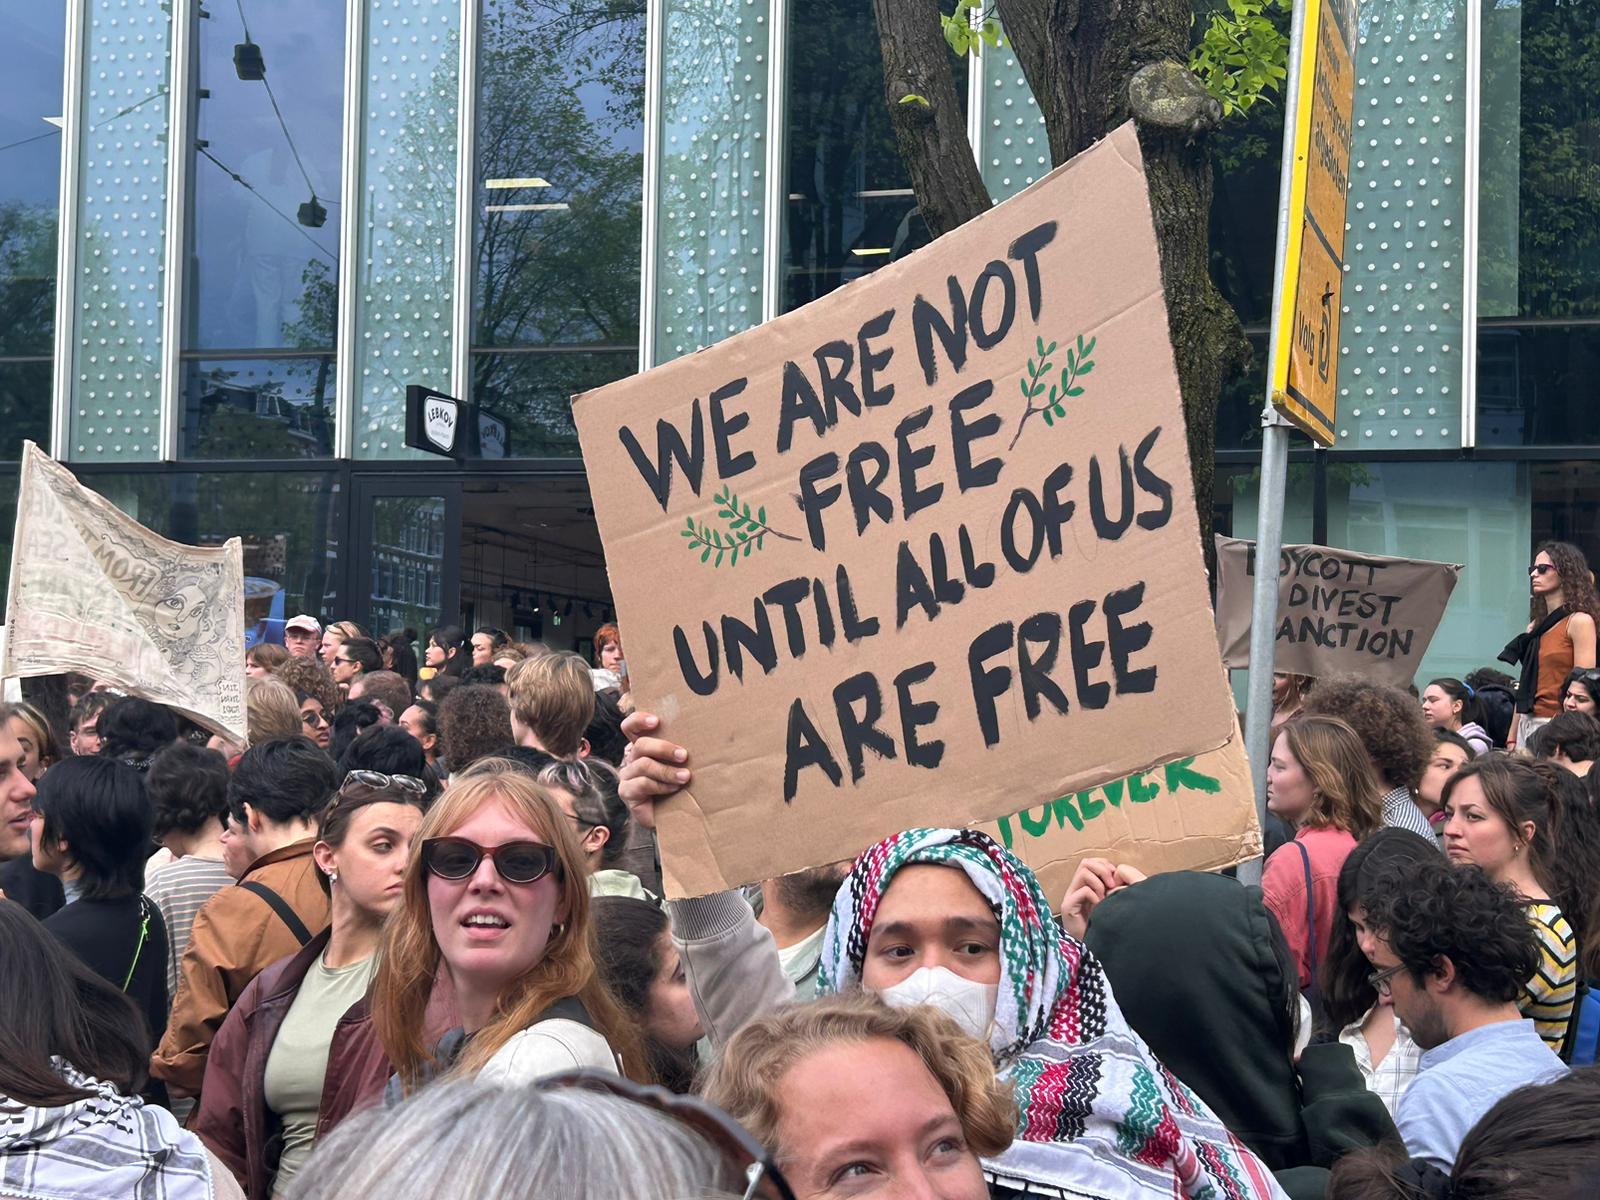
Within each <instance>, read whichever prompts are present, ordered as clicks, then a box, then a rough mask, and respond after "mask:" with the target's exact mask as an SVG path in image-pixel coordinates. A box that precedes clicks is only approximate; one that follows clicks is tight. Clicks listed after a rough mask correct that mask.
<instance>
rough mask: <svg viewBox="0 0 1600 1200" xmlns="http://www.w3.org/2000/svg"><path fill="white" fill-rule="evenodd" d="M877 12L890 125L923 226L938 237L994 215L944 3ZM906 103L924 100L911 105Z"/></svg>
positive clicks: (883, 5) (879, 2)
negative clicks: (959, 85) (942, 14)
mask: <svg viewBox="0 0 1600 1200" xmlns="http://www.w3.org/2000/svg"><path fill="white" fill-rule="evenodd" d="M872 7H873V12H874V13H875V15H876V16H877V20H878V44H879V46H880V47H881V48H882V51H883V87H884V99H885V100H886V101H887V102H888V105H889V123H890V125H891V126H892V127H893V128H894V139H895V143H896V144H897V145H898V146H899V148H900V158H901V160H902V161H903V162H904V163H905V164H906V168H907V170H908V171H909V173H910V175H911V186H912V189H913V190H914V191H915V192H916V194H917V206H918V207H919V209H920V210H921V212H922V219H923V220H924V221H926V222H927V223H928V232H929V233H930V234H931V235H932V236H933V237H939V236H941V235H943V234H946V233H949V232H950V231H951V230H952V229H954V228H955V227H956V226H958V225H961V224H964V223H965V222H967V221H970V220H971V219H972V218H973V217H975V216H977V215H978V214H979V213H981V212H985V211H987V210H988V209H990V208H992V207H993V206H994V201H993V200H992V199H991V198H990V196H989V189H988V188H987V187H985V186H984V183H983V176H982V174H980V173H979V171H978V161H977V159H975V158H974V157H973V156H972V144H971V143H970V142H968V141H967V121H966V117H965V115H964V114H963V113H962V111H961V101H960V99H959V98H958V97H957V96H956V85H955V77H954V74H953V73H952V72H951V70H950V47H949V46H948V45H946V44H945V40H944V33H943V29H942V27H941V25H940V23H939V4H938V0H873V5H872ZM906 96H915V97H920V99H916V100H909V101H906V100H904V98H905V97H906ZM902 101H904V102H902Z"/></svg>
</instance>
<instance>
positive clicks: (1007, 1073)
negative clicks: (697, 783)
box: [0, 543, 1600, 1200]
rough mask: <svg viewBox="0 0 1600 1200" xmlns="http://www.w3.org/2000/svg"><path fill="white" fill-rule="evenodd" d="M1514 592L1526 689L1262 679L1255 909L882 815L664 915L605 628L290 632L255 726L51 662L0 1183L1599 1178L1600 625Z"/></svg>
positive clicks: (950, 1187) (622, 677) (1044, 1189)
mask: <svg viewBox="0 0 1600 1200" xmlns="http://www.w3.org/2000/svg"><path fill="white" fill-rule="evenodd" d="M1530 585H1531V594H1532V611H1531V613H1530V618H1531V619H1530V621H1529V623H1528V625H1527V627H1526V629H1525V630H1524V631H1523V632H1522V633H1520V634H1519V635H1518V636H1517V637H1516V638H1515V639H1514V640H1513V642H1512V643H1511V644H1510V645H1508V646H1507V647H1506V649H1505V651H1504V653H1503V655H1502V658H1503V660H1504V662H1505V663H1506V664H1507V665H1509V666H1510V667H1511V668H1512V670H1513V671H1514V672H1515V674H1502V673H1500V672H1499V671H1497V670H1494V669H1490V668H1484V669H1482V670H1479V671H1475V672H1472V673H1470V674H1468V675H1467V676H1466V677H1465V678H1462V679H1457V678H1436V679H1431V680H1418V681H1416V686H1415V687H1413V688H1412V689H1411V690H1410V691H1409V692H1408V691H1407V690H1404V689H1400V688H1396V687H1392V686H1388V685H1385V684H1381V683H1376V682H1372V681H1370V680H1366V679H1356V678H1341V677H1327V678H1319V679H1312V678H1308V677H1304V676H1295V675H1282V676H1279V677H1278V679H1277V680H1276V686H1275V688H1274V694H1273V701H1274V714H1273V729H1274V741H1273V745H1272V751H1271V759H1270V762H1269V764H1268V766H1267V795H1268V809H1269V813H1270V820H1269V822H1268V828H1267V829H1265V830H1264V831H1263V832H1264V835H1265V840H1266V843H1267V844H1266V851H1267V853H1266V859H1265V864H1264V868H1263V873H1262V882H1261V885H1260V887H1250V886H1244V885H1241V884H1240V883H1239V882H1237V881H1236V880H1234V879H1231V878H1228V877H1226V876H1225V875H1220V874H1202V873H1197V872H1184V871H1174V872H1168V873H1165V874H1161V875H1157V876H1153V877H1150V878H1145V877H1144V875H1143V874H1141V872H1139V871H1138V870H1136V869H1135V868H1134V867H1133V866H1131V865H1129V864H1126V863H1117V862H1113V861H1109V860H1105V859H1100V858H1088V859H1085V860H1084V861H1083V862H1082V863H1080V864H1079V866H1078V868H1077V871H1076V874H1075V875H1074V877H1073V878H1072V881H1071V883H1070V885H1069V886H1068V887H1067V889H1066V891H1065V893H1064V894H1060V895H1052V894H1048V893H1047V892H1046V890H1045V887H1044V886H1043V884H1042V883H1041V882H1040V880H1039V878H1038V877H1037V876H1035V874H1034V873H1033V872H1032V871H1031V870H1030V869H1029V868H1028V866H1027V865H1026V864H1025V863H1023V862H1022V861H1020V860H1019V859H1018V858H1017V857H1015V856H1014V855H1013V854H1012V853H1010V852H1009V851H1008V850H1007V849H1006V848H1005V847H1003V846H1002V845H1000V844H999V843H997V842H996V841H994V840H993V839H991V838H990V837H988V836H986V835H985V834H983V833H981V832H979V831H977V830H972V829H964V830H957V829H913V830H907V831H905V832H902V833H900V834H897V835H895V836H892V837H889V838H886V839H885V840H883V841H881V842H879V843H878V844H876V845H874V846H871V847H867V848H865V849H863V850H862V852H861V854H860V855H859V856H858V857H857V858H856V859H854V860H853V861H849V862H841V863H835V864H831V865H825V866H821V867H817V868H814V869H811V870H807V871H803V872H799V873H797V874H794V875H788V876H784V877H782V878H778V879H772V880H768V881H766V882H764V883H762V884H760V885H758V886H754V887H752V888H749V889H745V890H742V891H735V892H727V893H721V894H714V895H709V896H701V897H697V898H694V899H683V900H665V899H663V898H662V897H663V894H664V890H663V887H662V880H661V875H660V867H659V861H658V858H657V856H656V850H655V843H654V828H655V812H656V806H657V805H658V804H660V803H662V802H664V801H669V800H670V799H671V798H672V797H673V796H674V795H675V794H676V793H678V792H680V791H681V790H682V789H684V788H685V787H686V786H687V785H688V784H690V782H691V781H692V778H693V774H694V771H695V770H696V769H698V766H699V762H700V760H699V759H698V758H697V757H696V755H697V753H705V751H704V750H703V749H701V748H695V747H685V746H681V745H678V744H675V743H674V742H673V741H672V740H671V738H670V735H671V729H670V723H669V722H666V721H663V720H662V719H661V718H660V717H658V716H657V715H655V714H652V713H649V712H643V711H636V710H635V709H634V706H633V704H632V699H631V693H630V688H629V680H628V674H627V663H626V659H625V657H624V655H623V649H622V641H621V635H620V633H619V631H618V630H617V628H616V626H614V625H607V626H604V627H602V628H601V629H600V630H599V631H598V633H597V634H596V636H595V639H594V653H593V657H592V661H591V660H586V659H584V658H580V657H579V656H577V655H575V654H572V653H568V652H564V651H553V650H550V649H549V648H547V647H545V646H543V645H539V644H524V643H518V642H516V641H514V640H513V639H512V638H511V637H510V636H508V635H507V634H506V633H505V632H503V631H501V630H498V629H493V628H478V629H474V630H471V631H468V630H466V629H463V628H459V627H453V626H446V627H441V628H439V629H435V630H432V631H429V632H428V635H427V637H426V638H425V639H419V638H418V637H417V635H416V634H415V633H414V632H413V631H410V630H400V631H395V632H393V633H390V634H389V635H387V636H383V637H374V636H372V635H371V634H370V633H369V631H367V630H365V629H363V628H361V627H360V626H359V625H357V624H355V623H354V622H351V621H337V622H334V623H332V624H328V625H326V626H324V625H323V624H322V623H321V622H320V621H319V620H317V619H316V618H315V617H312V616H297V617H295V618H293V619H292V620H289V621H288V622H286V623H285V626H284V641H283V645H281V646H280V645H275V644H261V645H257V646H255V647H253V648H252V649H251V650H250V651H249V652H248V654H247V655H246V656H245V669H246V673H247V676H248V678H247V681H246V711H247V721H248V732H249V738H248V744H247V745H236V744H232V743H230V742H229V741H227V740H226V739H224V738H222V737H220V736H217V735H210V734H208V733H207V731H205V730H203V729H200V728H199V727H197V726H195V725H194V724H193V723H191V722H190V721H188V720H187V719H185V718H182V717H180V716H177V715H175V714H174V713H173V712H172V711H170V710H168V709H166V708H163V707H162V706H160V705H157V704H153V703H151V702H149V701H147V700H143V699H140V698H138V697H134V696H126V695H122V694H121V693H120V692H118V691H117V689H115V688H113V687H108V686H104V685H103V684H101V683H98V682H96V681H94V680H89V679H83V678H79V677H74V676H69V677H64V678H60V679H56V680H52V681H50V684H51V686H49V687H43V688H40V689H38V690H37V692H36V695H35V699H36V700H37V703H31V702H21V703H13V704H9V705H5V706H3V707H0V864H3V865H0V890H3V892H4V896H5V900H4V901H3V902H0V1013H3V1014H4V1019H3V1020H0V1106H3V1107H0V1112H3V1114H4V1117H3V1119H0V1200H36V1198H48V1200H78V1198H80V1197H81V1198H85V1200H87V1198H89V1197H96V1198H98V1197H112V1196H137V1197H146V1196H148V1197H156V1198H160V1200H209V1198H213V1197H228V1198H232V1197H238V1196H243V1197H247V1198H249V1200H301V1198H306V1200H311V1198H316V1200H323V1198H327V1200H334V1198H340V1200H357V1198H360V1200H368V1198H369V1197H371V1196H374V1195H382V1196H385V1197H394V1198H397V1200H408V1198H410V1197H418V1198H423V1197H428V1198H431V1197H435V1196H438V1195H441V1194H448V1195H461V1196H469V1197H486V1198H506V1200H519V1198H521V1197H529V1198H532V1197H545V1196H551V1195H561V1196H568V1195H570V1196H577V1197H592V1198H594V1200H624V1198H628V1200H632V1198H635V1197H638V1198H642V1200H689V1198H699V1197H733V1198H736V1200H738V1198H742V1200H751V1198H753V1197H762V1198H764V1200H824V1198H832V1197H867V1198H872V1200H993V1198H998V1200H1005V1198H1010V1197H1017V1196H1057V1197H1073V1198H1089V1200H1121V1198H1124V1197H1151V1198H1152V1200H1153V1198H1155V1197H1165V1198H1171V1197H1175V1196H1186V1197H1193V1198H1195V1200H1201V1198H1216V1200H1254V1198H1257V1197H1263V1198H1264V1197H1281V1196H1290V1197H1312V1196H1319V1197H1320V1196H1327V1197H1335V1198H1348V1200H1439V1198H1443V1197H1453V1198H1455V1200H1467V1198H1477V1197H1484V1198H1487V1197H1511V1198H1514V1200H1521V1198H1528V1200H1532V1198H1533V1197H1539V1198H1540V1200H1577V1198H1578V1197H1591V1196H1595V1195H1600V1142H1597V1140H1596V1135H1597V1133H1600V1066H1593V1065H1588V1064H1591V1063H1593V1062H1594V1060H1595V1057H1596V1046H1595V1043H1596V1040H1597V1034H1600V1019H1597V1018H1600V1013H1597V1011H1596V1009H1597V1005H1596V1003H1595V1001H1593V1000H1592V999H1591V998H1590V995H1589V987H1590V981H1591V980H1597V979H1600V775H1596V774H1595V773H1594V771H1593V770H1592V767H1593V765H1594V763H1595V762H1596V760H1597V759H1600V720H1597V714H1596V713H1595V703H1596V698H1597V697H1600V671H1597V670H1596V661H1595V660H1596V634H1595V619H1596V616H1597V615H1600V600H1597V598H1596V594H1595V589H1594V585H1593V581H1592V579H1591V577H1590V575H1589V569H1588V566H1587V564H1586V562H1585V560H1584V558H1583V556H1582V554H1581V553H1580V552H1578V551H1577V550H1576V549H1575V548H1573V547H1571V546H1568V545H1565V544H1559V543H1557V544H1549V545H1545V546H1542V547H1540V549H1539V551H1538V553H1537V554H1536V556H1535V558H1534V561H1533V565H1532V569H1531V571H1530ZM1591 1118H1592V1119H1594V1120H1595V1121H1596V1124H1595V1125H1591V1124H1590V1123H1589V1122H1590V1120H1591Z"/></svg>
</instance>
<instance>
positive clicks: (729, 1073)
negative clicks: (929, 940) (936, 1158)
mask: <svg viewBox="0 0 1600 1200" xmlns="http://www.w3.org/2000/svg"><path fill="white" fill-rule="evenodd" d="M874 1039H882V1040H885V1041H894V1042H899V1043H901V1044H902V1045H903V1046H906V1047H907V1048H909V1049H910V1050H911V1051H912V1052H913V1053H915V1054H916V1056H917V1057H918V1058H920V1059H921V1060H922V1065H923V1066H925V1067H927V1069H928V1073H929V1074H930V1075H932V1076H933V1077H934V1079H936V1080H937V1081H938V1083H939V1087H940V1089H941V1090H942V1091H943V1092H944V1094H945V1095H946V1096H947V1097H948V1098H949V1100H950V1107H951V1108H953V1109H954V1110H955V1113H956V1117H957V1118H958V1119H959V1120H960V1122H961V1131H962V1133H963V1134H965V1136H966V1139H967V1145H968V1146H969V1147H970V1148H971V1150H972V1152H973V1153H974V1154H977V1155H979V1156H981V1157H984V1158H992V1157H994V1156H995V1155H998V1154H1000V1153H1002V1152H1003V1151H1004V1150H1005V1149H1006V1147H1007V1146H1009V1145H1011V1142H1012V1139H1013V1138H1014V1137H1015V1136H1016V1123H1017V1104H1016V1098H1015V1096H1014V1095H1013V1094H1012V1090H1011V1086H1010V1084H1008V1083H1005V1082H1003V1081H1002V1080H1000V1079H999V1078H997V1077H996V1075H995V1071H994V1059H993V1058H992V1057H991V1056H990V1054H989V1048H988V1047H987V1046H985V1045H984V1044H983V1043H982V1042H979V1041H978V1040H977V1039H975V1038H972V1037H968V1036H967V1034H966V1033H964V1032H963V1031H962V1029H961V1027H960V1026H959V1025H957V1024H956V1023H955V1022H954V1021H953V1020H951V1019H950V1018H949V1017H948V1016H946V1015H945V1014H944V1013H942V1012H940V1011H939V1010H938V1009H936V1008H928V1007H925V1006H922V1007H913V1008H890V1007H889V1006H888V1005H887V1004H885V1003H884V1002H883V1001H882V1000H880V999H879V998H878V997H876V996H873V995H870V994H868V993H865V992H854V993H847V994H844V995H838V996H827V997H824V998H823V999H820V1000H814V1001H811V1002H810V1003H807V1004H795V1005H790V1006H787V1007H784V1008H780V1009H777V1010H776V1011H774V1012H771V1013H769V1014H768V1015H766V1016H764V1017H760V1018H758V1019H756V1020H754V1021H751V1022H750V1023H749V1024H747V1025H745V1026H744V1027H743V1028H741V1029H740V1030H739V1032H738V1033H736V1034H734V1035H733V1038H732V1039H731V1040H730V1041H729V1042H728V1045H727V1047H726V1048H725V1049H724V1050H723V1052H722V1057H721V1058H720V1059H718V1060H717V1063H716V1065H715V1066H713V1067H712V1069H711V1073H710V1075H709V1077H708V1078H707V1079H706V1082H705V1087H704V1089H703V1091H704V1094H705V1097H706V1099H707V1100H709V1101H711V1103H713V1104H715V1105H716V1106H717V1107H719V1108H721V1109H722V1110H723V1111H724V1112H726V1113H727V1114H728V1115H729V1116H731V1117H732V1118H733V1119H734V1120H736V1121H738V1122H739V1123H740V1124H741V1125H743V1126H744V1127H745V1128H746V1129H748V1130H749V1131H750V1132H751V1133H752V1134H753V1135H754V1136H755V1137H756V1138H757V1140H759V1141H760V1142H761V1143H762V1144H763V1145H764V1146H766V1147H767V1149H769V1150H770V1151H772V1153H773V1154H774V1155H775V1156H776V1157H777V1159H778V1161H779V1163H780V1164H781V1163H782V1162H783V1161H784V1160H785V1159H788V1158H790V1157H792V1152H791V1148H789V1147H785V1146H782V1145H780V1144H779V1140H778V1125H779V1122H780V1120H781V1118H782V1108H783V1104H782V1096H781V1090H782V1083H783V1078H784V1076H785V1075H787V1074H788V1073H789V1071H790V1070H791V1069H792V1068H794V1067H795V1066H796V1065H797V1064H798V1063H799V1062H800V1061H801V1060H803V1059H805V1058H807V1057H809V1056H810V1055H812V1054H815V1053H816V1052H817V1051H819V1050H824V1049H826V1048H827V1047H829V1046H835V1045H839V1044H844V1045H858V1044H860V1043H862V1042H868V1041H872V1040H874ZM837 1115H838V1117H839V1119H841V1120H844V1121H848V1120H849V1114H848V1113H839V1114H837Z"/></svg>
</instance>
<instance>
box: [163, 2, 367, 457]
mask: <svg viewBox="0 0 1600 1200" xmlns="http://www.w3.org/2000/svg"><path fill="white" fill-rule="evenodd" d="M196 25H197V28H198V31H199V32H198V39H197V44H198V75H197V85H196V98H195V101H194V103H195V113H196V121H197V129H198V131H199V136H198V139H197V141H196V143H195V147H194V158H193V161H192V162H191V163H190V167H189V186H190V227H189V236H190V257H189V276H188V283H189V295H188V299H187V302H186V311H185V314H184V316H185V326H184V342H183V349H184V351H185V352H195V351H213V350H226V351H230V352H231V354H230V355H229V359H230V361H227V362H225V363H196V362H190V363H188V364H187V366H188V369H187V370H186V371H185V374H184V384H185V390H184V402H185V406H186V409H187V411H186V413H185V426H184V453H185V454H186V455H190V456H194V457H200V458H237V457H251V458H293V457H301V456H304V455H305V454H307V453H308V449H307V431H306V430H305V429H304V428H303V427H300V426H298V425H297V424H296V423H294V422H284V421H278V422H277V423H276V424H275V423H273V422H272V421H271V420H268V421H266V422H264V423H261V424H259V425H257V426H256V427H255V428H254V429H253V431H252V435H251V436H250V437H249V438H248V439H247V440H246V441H244V442H243V443H241V442H240V440H239V439H238V437H237V436H235V435H236V434H237V432H238V431H237V430H236V429H235V428H234V427H232V426H226V427H224V426H219V425H218V423H217V422H216V421H215V420H214V419H213V414H214V412H215V411H216V409H217V407H218V392H217V389H216V386H215V385H216V383H217V382H218V381H219V380H226V382H227V386H228V387H229V388H230V389H231V392H230V394H229V395H228V397H227V399H226V401H225V402H224V403H223V407H224V408H225V409H229V410H241V409H256V410H260V411H261V412H262V413H263V415H264V414H265V413H266V412H267V411H269V410H273V409H275V408H278V407H279V406H280V405H281V403H282V389H283V387H284V384H285V371H284V366H283V364H278V363H274V362H271V361H258V362H255V363H250V362H247V361H246V360H248V359H250V358H251V355H250V353H249V352H250V351H253V350H263V351H272V350H280V349H305V350H318V351H323V352H324V353H326V354H329V355H331V354H332V352H333V345H334V325H335V318H336V313H337V311H338V264H339V253H338V249H339V225H340V209H339V174H340V172H339V155H340V146H341V138H340V122H341V117H342V111H343V96H342V91H343V79H344V69H343V62H344V8H343V6H342V5H338V4H328V3H326V2H325V0H274V3H272V4H271V5H267V4H263V3H261V0H246V2H244V3H241V4H239V5H236V6H223V7H215V6H214V8H213V10H211V11H209V19H206V20H200V19H198V18H197V19H196ZM324 373H325V369H324ZM312 374H313V375H314V374H315V372H312ZM258 384H259V386H260V387H261V388H262V389H263V390H262V391H261V392H260V393H259V394H258V395H256V396H254V397H250V396H246V395H244V394H243V391H244V389H247V388H249V387H252V386H256V385H258ZM327 397H328V403H330V404H331V397H332V392H331V390H330V391H328V392H327ZM324 424H326V422H324ZM214 432H216V433H220V434H224V435H225V436H224V440H223V441H220V442H219V441H214V440H213V439H212V435H213V433H214ZM241 449H243V450H244V451H245V452H244V453H240V451H241ZM310 449H311V451H315V452H320V453H322V454H331V453H332V449H333V447H332V441H331V435H330V436H329V437H327V438H324V439H321V440H317V439H315V438H314V439H313V440H312V442H311V447H310Z"/></svg>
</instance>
